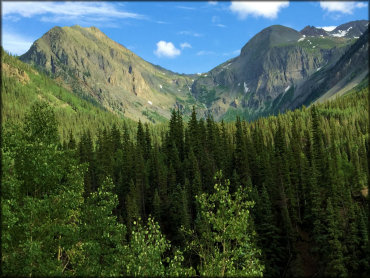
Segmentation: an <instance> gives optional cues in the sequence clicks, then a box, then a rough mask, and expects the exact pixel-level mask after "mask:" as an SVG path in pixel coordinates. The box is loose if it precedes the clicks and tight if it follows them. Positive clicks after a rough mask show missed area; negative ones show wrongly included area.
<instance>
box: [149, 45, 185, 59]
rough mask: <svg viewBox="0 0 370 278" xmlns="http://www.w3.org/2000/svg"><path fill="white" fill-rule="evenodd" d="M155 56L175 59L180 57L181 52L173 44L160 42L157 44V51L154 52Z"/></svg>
mask: <svg viewBox="0 0 370 278" xmlns="http://www.w3.org/2000/svg"><path fill="white" fill-rule="evenodd" d="M154 54H155V55H157V56H158V57H169V58H174V57H176V56H178V55H180V54H181V51H180V50H179V49H177V48H176V47H175V46H174V45H173V43H172V42H165V41H159V42H157V49H156V50H155V51H154Z"/></svg>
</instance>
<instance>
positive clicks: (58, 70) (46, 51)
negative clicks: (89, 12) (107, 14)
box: [20, 26, 197, 121]
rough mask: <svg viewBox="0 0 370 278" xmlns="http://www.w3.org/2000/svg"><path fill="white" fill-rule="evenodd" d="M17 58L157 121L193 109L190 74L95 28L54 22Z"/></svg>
mask: <svg viewBox="0 0 370 278" xmlns="http://www.w3.org/2000/svg"><path fill="white" fill-rule="evenodd" d="M20 58H21V60H23V61H25V62H28V63H32V64H36V65H37V66H38V67H39V68H42V69H43V70H45V71H47V72H49V73H51V74H52V75H54V77H56V78H57V79H59V80H62V81H63V83H65V85H66V86H68V87H70V88H71V89H72V90H74V91H75V92H76V93H80V94H82V95H85V96H88V97H91V98H93V99H95V100H97V101H98V102H99V103H101V104H102V105H103V106H104V107H106V108H107V109H108V110H111V111H113V112H115V113H120V114H123V115H125V116H127V117H130V118H133V119H142V120H144V121H145V120H148V119H149V120H152V121H158V120H161V119H163V118H168V117H169V116H170V109H171V108H175V107H180V108H183V110H184V112H186V111H190V110H191V105H190V104H189V103H190V102H191V103H192V104H194V103H195V105H197V103H196V101H195V100H194V98H193V97H192V95H191V94H190V91H189V87H190V86H191V83H192V81H191V79H190V77H187V76H184V75H178V74H175V73H172V72H170V71H167V70H164V69H162V68H160V67H156V66H154V65H152V64H150V63H148V62H146V61H144V60H143V59H141V58H140V57H138V56H137V55H135V54H134V53H132V52H131V51H129V50H128V49H126V48H125V47H124V46H122V45H120V44H118V43H116V42H114V41H112V40H111V39H109V38H108V37H107V36H106V35H105V34H103V33H102V32H101V31H100V30H98V29H97V28H94V27H91V28H82V27H80V26H73V27H63V28H61V27H55V28H53V29H51V30H50V31H49V32H47V33H46V34H45V35H44V36H43V37H42V38H40V39H39V40H37V41H36V42H35V43H34V44H33V45H32V47H31V48H30V50H29V51H28V52H27V53H25V54H24V55H22V56H21V57H20Z"/></svg>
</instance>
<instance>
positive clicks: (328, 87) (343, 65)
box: [282, 30, 369, 111]
mask: <svg viewBox="0 0 370 278" xmlns="http://www.w3.org/2000/svg"><path fill="white" fill-rule="evenodd" d="M368 74H369V31H368V30H366V31H365V32H364V33H363V35H362V36H361V37H360V38H359V39H358V40H357V41H356V42H355V43H354V44H353V45H352V46H351V47H350V48H349V49H348V50H347V51H346V52H345V53H344V55H343V56H342V57H341V58H340V59H339V60H338V61H337V62H336V63H335V64H334V65H332V66H325V67H323V68H322V69H319V70H318V71H317V72H316V73H315V74H313V75H312V76H311V77H310V78H309V79H308V80H306V81H305V82H304V83H302V84H301V85H300V86H298V87H297V89H296V90H295V92H294V99H293V101H292V102H291V103H289V104H288V103H287V104H285V106H284V107H283V109H282V111H283V110H285V109H292V108H296V107H299V106H300V105H301V104H305V105H309V104H310V103H311V102H313V101H316V102H323V101H325V100H327V99H330V98H333V97H335V96H338V95H341V94H343V93H345V92H346V91H348V90H350V89H352V88H353V87H355V86H356V85H358V84H359V83H360V82H361V81H362V80H363V79H365V78H366V77H367V76H368Z"/></svg>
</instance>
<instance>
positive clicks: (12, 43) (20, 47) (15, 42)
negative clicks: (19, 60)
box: [1, 32, 33, 55]
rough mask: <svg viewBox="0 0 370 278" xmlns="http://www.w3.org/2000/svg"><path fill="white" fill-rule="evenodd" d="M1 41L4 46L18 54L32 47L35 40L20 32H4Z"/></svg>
mask: <svg viewBox="0 0 370 278" xmlns="http://www.w3.org/2000/svg"><path fill="white" fill-rule="evenodd" d="M1 43H2V46H3V48H4V49H5V50H6V51H8V52H10V53H12V54H16V55H22V54H24V53H26V52H27V50H28V49H29V48H30V47H31V45H32V43H33V40H32V39H30V38H26V37H23V36H21V35H18V34H15V33H14V34H12V33H8V32H3V33H2V38H1Z"/></svg>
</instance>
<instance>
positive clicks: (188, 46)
mask: <svg viewBox="0 0 370 278" xmlns="http://www.w3.org/2000/svg"><path fill="white" fill-rule="evenodd" d="M180 47H181V49H184V48H191V44H190V43H188V42H183V43H182V44H180Z"/></svg>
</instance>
